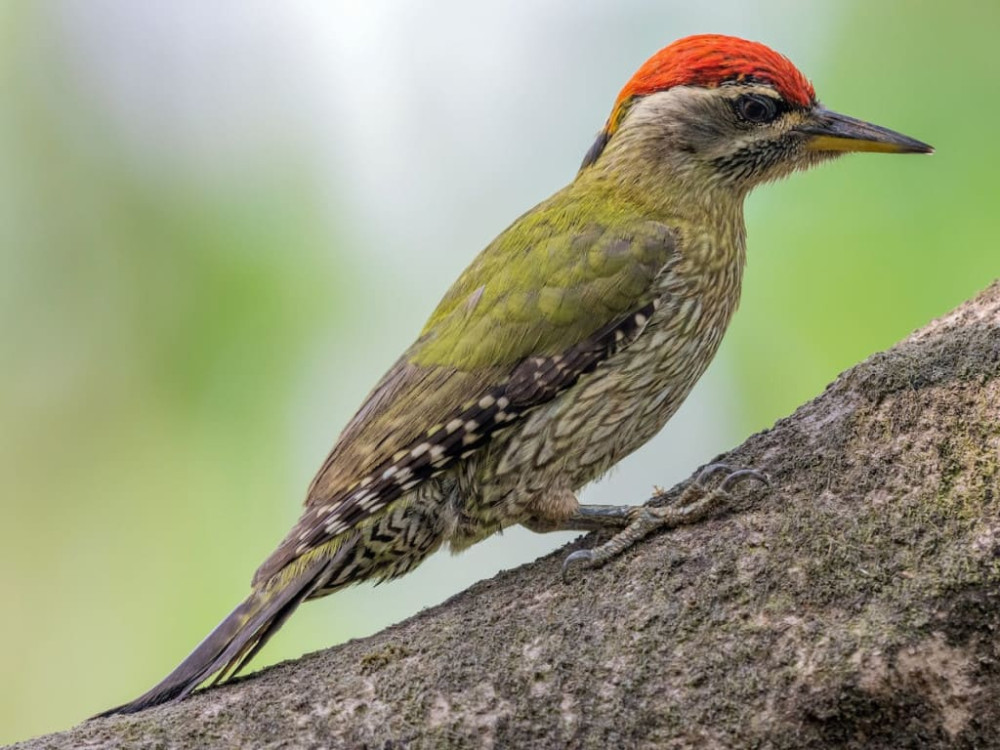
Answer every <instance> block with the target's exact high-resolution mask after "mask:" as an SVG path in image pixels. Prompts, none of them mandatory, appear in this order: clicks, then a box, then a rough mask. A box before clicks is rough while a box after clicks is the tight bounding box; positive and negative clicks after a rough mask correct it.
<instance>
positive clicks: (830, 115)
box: [798, 108, 934, 154]
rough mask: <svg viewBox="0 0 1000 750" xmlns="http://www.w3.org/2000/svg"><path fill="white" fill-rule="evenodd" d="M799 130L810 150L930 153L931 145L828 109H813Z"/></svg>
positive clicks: (931, 151)
mask: <svg viewBox="0 0 1000 750" xmlns="http://www.w3.org/2000/svg"><path fill="white" fill-rule="evenodd" d="M812 115H813V116H812V119H811V121H810V122H808V123H806V124H804V125H801V126H799V128H798V131H799V132H800V133H805V134H806V135H807V136H809V137H808V139H807V140H806V148H807V149H808V150H810V151H875V152H878V153H883V154H931V153H933V152H934V148H933V147H932V146H928V145H927V144H926V143H922V142H920V141H918V140H916V139H914V138H910V137H909V136H908V135H903V134H902V133H897V132H896V131H895V130H889V129H888V128H883V127H881V126H879V125H872V124H871V123H870V122H865V121H864V120H856V119H854V118H853V117H848V116H847V115H842V114H838V113H837V112H831V111H830V110H828V109H819V108H817V109H815V110H813V113H812Z"/></svg>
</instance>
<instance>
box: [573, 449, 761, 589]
mask: <svg viewBox="0 0 1000 750" xmlns="http://www.w3.org/2000/svg"><path fill="white" fill-rule="evenodd" d="M722 473H725V477H724V478H723V479H722V481H721V482H720V483H719V484H718V485H716V486H715V487H712V486H711V485H710V484H709V480H710V479H711V478H712V477H713V476H715V475H717V474H722ZM748 479H755V480H757V481H758V482H762V483H763V484H764V485H766V486H768V487H769V486H770V485H771V482H770V480H769V479H768V478H767V475H766V474H763V473H762V472H760V471H757V470H756V469H733V468H732V467H731V466H727V465H726V464H710V465H708V466H706V467H705V468H704V469H703V470H702V471H701V473H700V474H698V476H697V477H695V479H694V481H692V482H691V483H690V484H689V485H688V486H687V487H685V488H684V491H683V492H681V494H680V496H679V497H678V498H677V500H676V501H674V502H673V503H671V504H670V505H665V506H661V507H650V506H648V505H638V506H618V505H581V506H580V507H579V508H578V509H577V511H576V512H575V513H573V514H572V515H571V516H570V517H569V518H568V519H567V520H566V522H565V523H564V524H563V525H562V527H561V530H565V531H593V530H595V529H601V528H608V527H612V528H618V529H621V531H619V532H618V533H617V534H615V535H614V536H613V537H612V538H611V539H609V540H608V541H607V542H605V543H604V544H602V545H600V546H598V547H595V548H594V549H581V550H577V551H576V552H572V553H570V554H569V555H568V556H567V557H566V560H565V561H564V562H563V575H565V574H566V571H567V570H568V569H569V566H570V565H571V564H572V563H575V562H582V563H584V565H585V566H586V567H596V566H598V565H601V564H602V563H604V562H606V561H607V560H610V559H611V558H612V557H614V556H616V555H618V554H620V553H621V552H623V551H624V550H626V549H628V548H629V547H631V546H632V545H633V544H635V543H636V542H638V541H639V540H640V539H643V538H645V537H646V536H648V535H649V534H651V533H653V532H654V531H657V530H658V529H672V528H675V527H677V526H684V525H687V524H693V523H697V522H698V521H701V520H703V519H704V518H706V517H708V516H709V515H710V514H711V513H712V512H713V511H715V510H717V509H718V508H721V507H724V506H726V505H728V504H729V502H730V501H731V500H732V496H731V495H730V490H732V488H733V487H735V486H736V485H738V484H740V483H741V482H743V481H746V480H748ZM654 499H655V498H654Z"/></svg>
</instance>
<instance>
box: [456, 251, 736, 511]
mask: <svg viewBox="0 0 1000 750" xmlns="http://www.w3.org/2000/svg"><path fill="white" fill-rule="evenodd" d="M740 270H741V269H739V268H731V267H721V268H719V269H716V270H707V269H705V268H704V266H700V267H699V268H697V269H692V268H691V267H689V268H687V269H686V268H685V267H684V263H681V264H680V266H679V267H675V268H673V269H672V270H671V272H670V273H668V274H665V275H663V277H662V278H660V279H658V295H659V298H660V305H659V307H658V309H657V310H656V312H655V313H654V314H653V315H652V316H651V317H650V319H649V321H648V323H647V324H646V327H645V328H644V329H643V331H642V333H641V334H640V335H639V336H638V337H637V338H636V340H635V341H634V342H632V343H631V344H630V345H629V346H628V347H626V348H625V349H623V350H621V351H619V352H617V353H615V354H614V355H612V356H611V357H610V358H609V359H607V360H606V361H605V362H603V363H602V364H601V365H600V366H599V367H598V368H597V369H596V370H595V371H594V372H592V373H590V374H589V375H586V376H584V377H582V378H581V379H580V380H579V381H578V382H577V383H576V384H575V385H573V386H572V387H570V388H568V389H567V390H566V391H564V392H562V393H561V394H559V395H558V396H557V397H556V398H555V399H554V400H553V401H551V402H549V403H547V404H545V405H544V406H542V407H539V408H538V409H536V410H535V411H534V412H532V413H531V414H530V415H529V416H528V417H526V418H525V419H524V420H523V421H521V422H520V423H519V424H517V425H516V426H513V427H512V428H510V429H509V430H507V431H505V432H504V433H501V434H499V435H497V436H496V437H495V438H494V440H493V442H492V443H491V444H490V446H489V447H488V448H487V449H485V450H484V451H483V452H482V453H481V454H479V455H478V456H477V457H476V459H475V464H474V466H473V467H471V470H470V471H469V472H468V476H469V482H468V484H467V485H466V486H467V487H468V488H469V491H470V492H472V493H474V494H475V495H477V496H478V502H477V505H480V506H481V507H485V508H496V510H497V514H498V515H499V516H508V517H509V518H511V519H512V522H513V521H516V520H517V519H516V516H517V513H518V510H519V508H521V507H528V506H530V503H531V502H532V498H536V497H538V496H539V494H540V493H546V492H550V491H552V490H553V489H554V488H560V489H570V490H577V489H579V488H580V487H582V486H583V485H584V484H586V483H588V482H590V481H592V480H593V479H596V478H597V477H599V476H601V475H602V474H604V473H605V472H606V471H607V470H608V469H610V468H611V467H612V466H613V465H614V464H616V463H617V462H618V461H620V460H621V459H622V458H624V457H625V456H626V455H628V454H629V453H631V452H633V451H634V450H636V449H637V448H639V447H640V446H641V445H643V444H644V443H646V442H647V441H648V440H649V439H650V438H652V437H653V436H654V435H655V434H656V433H658V432H659V431H660V429H661V428H662V427H663V426H664V424H665V423H666V422H667V420H668V419H669V418H670V417H671V416H672V415H673V414H674V412H676V411H677V409H678V407H679V406H680V405H681V403H682V402H683V400H684V399H685V398H686V397H687V395H688V393H689V392H690V391H691V388H692V387H693V386H694V384H695V383H696V382H697V380H698V378H699V377H701V375H702V373H703V372H704V371H705V368H707V367H708V364H709V363H710V362H711V360H712V358H713V357H714V356H715V353H716V351H717V350H718V347H719V344H720V343H721V341H722V337H723V334H724V333H725V330H726V328H727V326H728V324H729V320H730V318H731V317H732V313H733V311H734V310H735V308H736V304H737V302H738V299H739V283H740V276H741V274H740Z"/></svg>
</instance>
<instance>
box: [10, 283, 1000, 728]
mask: <svg viewBox="0 0 1000 750" xmlns="http://www.w3.org/2000/svg"><path fill="white" fill-rule="evenodd" d="M716 460H720V461H725V462H726V463H730V464H733V465H739V466H753V467H759V468H762V469H765V470H766V471H767V472H768V473H769V474H770V475H771V478H772V481H773V483H774V489H773V490H772V491H770V492H764V491H761V490H758V489H756V488H753V489H751V488H750V487H746V488H742V489H741V490H740V494H739V497H738V501H737V507H735V508H733V509H732V511H731V512H729V513H726V514H722V515H719V516H717V517H714V518H712V519H711V520H708V521H706V522H703V523H700V524H697V525H694V526H690V527H684V528H680V529H676V530H674V531H671V532H667V533H663V534H659V535H656V536H654V537H652V538H650V539H648V540H646V541H645V542H643V543H641V544H639V545H637V546H636V547H634V548H633V549H631V550H630V551H628V552H626V553H625V554H624V555H623V556H622V557H620V558H619V559H617V560H614V561H612V562H611V563H610V564H608V565H607V566H605V567H603V568H601V569H599V570H594V571H586V572H576V573H575V574H574V575H573V576H572V577H571V579H570V582H569V583H563V582H562V581H561V579H560V576H559V570H560V564H561V562H562V559H563V558H564V556H565V555H566V552H567V550H561V551H560V552H558V553H555V554H553V555H551V556H549V557H547V558H544V559H542V560H539V561H537V562H536V563H534V564H532V565H528V566H525V567H523V568H519V569H517V570H514V571H509V572H505V573H501V574H500V575H498V576H496V577H495V578H494V579H492V580H490V581H485V582H483V583H480V584H477V585H475V586H473V587H472V588H471V589H469V590H468V591H466V592H464V593H462V594H460V595H458V596H456V597H454V598H452V599H451V600H450V601H448V602H445V603H444V604H442V605H441V606H439V607H435V608H433V609H431V610H428V611H425V612H423V613H421V614H419V615H417V616H416V617H413V618H411V619H410V620H407V621H406V622H403V623H401V624H399V625H396V626H394V627H391V628H389V629H387V630H385V631H383V632H381V633H379V634H377V635H375V636H372V637H371V638H366V639H364V640H358V641H352V642H350V643H347V644H344V645H342V646H337V647H335V648H331V649H329V650H327V651H324V652H321V653H317V654H312V655H309V656H306V657H304V658H302V659H300V660H298V661H295V662H290V663H285V664H282V665H279V666H276V667H273V668H270V669H267V670H264V671H263V672H261V673H260V674H257V675H253V676H251V677H249V678H246V679H241V680H239V681H237V682H234V683H232V684H230V685H228V686H224V687H221V688H217V689H212V690H208V691H205V692H202V693H200V694H197V695H195V696H194V697H192V698H191V699H189V700H187V701H184V702H181V703H178V704H174V705H168V706H165V707H162V708H159V709H154V710H150V711H146V712H144V713H140V714H137V715H134V716H126V717H116V718H112V719H104V720H96V721H91V722H87V723H84V724H81V725H80V726H78V727H76V728H75V729H72V730H70V731H68V732H65V733H62V734H57V735H51V736H49V737H43V738H40V739H37V740H33V741H30V742H26V743H22V744H20V745H18V746H17V747H20V748H62V747H88V748H98V747H108V748H111V747H116V748H117V747H177V748H204V747H241V748H260V747H267V748H279V747H351V748H355V747H366V748H410V747H412V748H448V747H463V748H464V747H469V748H481V747H486V748H489V747H495V748H535V747H538V748H557V747H569V748H632V747H637V748H680V747H775V748H810V747H856V748H876V747H886V748H890V747H891V748H905V747H914V748H916V747H920V748H926V747H949V748H950V747H1000V648H998V644H1000V640H998V638H1000V636H998V628H1000V512H998V511H1000V283H997V284H994V285H993V286H992V287H990V288H989V289H987V290H986V291H985V292H983V293H982V294H981V295H980V296H979V297H978V298H976V299H975V300H972V301H970V302H968V303H966V304H965V305H963V306H962V307H960V308H959V309H958V310H956V311H955V312H953V313H952V314H950V315H948V316H946V317H945V318H942V319H940V320H937V321H935V322H933V323H931V324H930V325H929V326H927V327H926V328H924V329H922V330H921V331H918V332H917V333H916V334H914V335H913V336H911V337H910V338H908V339H907V340H906V341H904V342H902V343H900V344H899V345H897V346H896V347H894V348H892V349H891V350H889V351H887V352H884V353H881V354H877V355H875V356H873V357H871V358H870V359H869V360H867V361H866V362H863V363H862V364H860V365H858V366H857V367H855V368H853V369H852V370H850V371H848V372H846V373H844V374H843V375H841V376H840V377H839V378H838V379H837V380H836V381H835V382H834V383H833V384H832V385H830V386H829V387H828V388H827V389H826V391H825V392H824V393H823V394H822V395H820V396H819V397H818V398H817V399H815V400H814V401H812V402H810V403H808V404H806V405H805V406H803V407H801V408H800V409H799V410H798V411H796V412H795V413H794V414H793V415H792V416H790V417H788V418H786V419H783V420H781V421H780V422H778V423H777V424H776V425H775V426H774V427H773V428H772V429H770V430H766V431H765V432H762V433H760V434H758V435H755V436H753V437H752V438H750V439H749V440H748V441H747V442H746V443H745V444H744V445H742V446H740V447H739V448H737V449H736V450H734V451H732V452H731V453H729V454H727V455H725V456H720V457H719V458H718V459H716ZM679 489H680V488H675V489H674V490H673V491H672V492H671V495H672V496H675V495H676V493H677V492H678V491H679ZM583 543H584V544H587V545H592V544H593V543H594V540H593V539H586V540H585V541H584V542H583Z"/></svg>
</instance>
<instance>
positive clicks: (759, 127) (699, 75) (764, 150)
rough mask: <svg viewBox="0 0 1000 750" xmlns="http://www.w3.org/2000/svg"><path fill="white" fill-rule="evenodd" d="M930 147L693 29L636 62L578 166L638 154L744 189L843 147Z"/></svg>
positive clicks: (757, 47)
mask: <svg viewBox="0 0 1000 750" xmlns="http://www.w3.org/2000/svg"><path fill="white" fill-rule="evenodd" d="M932 150H933V149H932V148H931V147H930V146H928V145H927V144H925V143H921V142H920V141H917V140H914V139H913V138H909V137H907V136H905V135H902V134H901V133H896V132H894V131H892V130H888V129H886V128H883V127H879V126H878V125H872V124H870V123H867V122H863V121H861V120H856V119H854V118H853V117H847V116H846V115H841V114H837V113H836V112H831V111H829V110H827V109H825V108H824V107H823V106H822V105H821V104H820V103H819V102H818V101H817V99H816V93H815V91H814V90H813V87H812V84H811V83H809V81H808V79H806V77H805V76H804V75H802V73H800V72H799V70H798V69H797V68H796V67H795V66H794V65H793V64H792V63H791V61H790V60H788V58H786V57H784V56H783V55H780V54H778V53H777V52H775V51H774V50H772V49H770V48H769V47H766V46H764V45H763V44H760V43H759V42H750V41H747V40H745V39H739V38H736V37H730V36H722V35H718V34H702V35H698V36H690V37H686V38H684V39H680V40H678V41H676V42H674V43H673V44H670V45H669V46H667V47H664V48H663V49H662V50H660V51H659V52H657V53H656V54H655V55H653V56H652V57H651V58H650V59H649V60H647V61H646V63H645V64H644V65H643V66H642V67H641V68H639V70H638V71H637V72H636V74H635V75H634V76H632V78H631V80H630V81H629V82H628V83H627V84H626V85H625V87H624V88H623V89H622V91H621V93H620V94H619V95H618V98H617V100H616V101H615V105H614V108H613V109H612V112H611V116H610V117H609V118H608V121H607V124H606V125H605V127H604V129H603V130H602V131H601V133H600V135H599V136H598V138H597V141H596V142H595V143H594V146H593V147H592V148H591V149H590V151H589V152H588V154H587V156H586V158H585V159H584V162H583V166H582V168H581V169H582V170H587V169H588V168H589V167H591V166H594V165H598V164H600V163H601V162H602V160H605V161H608V162H615V161H619V162H622V161H623V162H627V163H632V164H634V163H635V162H636V161H637V160H638V161H640V162H642V163H646V164H647V165H648V166H651V167H654V168H657V169H659V170H666V171H668V172H671V173H674V174H677V175H678V176H680V177H681V178H682V179H684V178H692V177H693V178H694V179H696V180H699V181H702V182H704V181H707V182H708V183H710V184H712V185H714V186H718V187H726V188H731V189H735V190H736V191H737V192H738V193H741V194H745V193H746V192H747V191H749V190H750V189H751V188H752V187H754V186H755V185H758V184H760V183H762V182H766V181H768V180H773V179H776V178H779V177H783V176H785V175H787V174H788V173H790V172H792V171H793V170H796V169H805V168H807V167H810V166H812V165H813V164H816V163H817V162H820V161H823V160H826V159H830V158H833V157H835V156H839V155H840V154H844V153H848V152H851V151H879V152H883V153H930V152H931V151H932ZM611 166H613V164H612V165H611ZM685 181H687V180H686V179H685Z"/></svg>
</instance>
